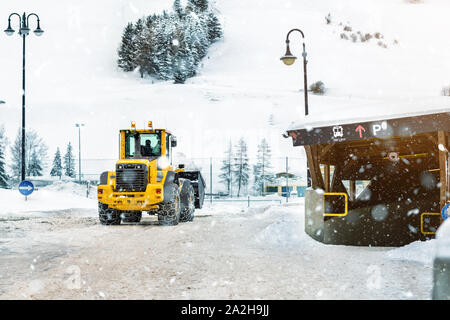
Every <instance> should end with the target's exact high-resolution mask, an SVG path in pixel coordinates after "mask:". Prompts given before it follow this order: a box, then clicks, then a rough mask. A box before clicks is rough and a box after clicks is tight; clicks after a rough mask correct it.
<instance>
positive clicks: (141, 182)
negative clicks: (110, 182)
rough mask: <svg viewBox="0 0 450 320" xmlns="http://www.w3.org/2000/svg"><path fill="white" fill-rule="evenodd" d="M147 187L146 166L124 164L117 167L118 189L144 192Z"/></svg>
mask: <svg viewBox="0 0 450 320" xmlns="http://www.w3.org/2000/svg"><path fill="white" fill-rule="evenodd" d="M146 187H147V170H146V166H144V165H138V164H123V165H117V167H116V191H118V192H143V191H145V189H146Z"/></svg>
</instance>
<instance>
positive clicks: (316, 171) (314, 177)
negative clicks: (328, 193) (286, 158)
mask: <svg viewBox="0 0 450 320" xmlns="http://www.w3.org/2000/svg"><path fill="white" fill-rule="evenodd" d="M316 149H317V148H316V147H315V146H305V151H306V160H307V161H308V166H309V171H310V173H311V182H312V187H313V188H314V189H317V188H321V189H324V183H323V179H322V173H321V172H320V166H319V161H318V158H317V150H316Z"/></svg>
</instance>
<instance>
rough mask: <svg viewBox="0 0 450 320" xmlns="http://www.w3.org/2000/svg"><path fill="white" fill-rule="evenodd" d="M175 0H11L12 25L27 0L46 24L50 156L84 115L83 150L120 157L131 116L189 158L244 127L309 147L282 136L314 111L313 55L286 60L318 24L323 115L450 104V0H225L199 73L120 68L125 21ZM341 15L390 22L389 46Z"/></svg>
mask: <svg viewBox="0 0 450 320" xmlns="http://www.w3.org/2000/svg"><path fill="white" fill-rule="evenodd" d="M171 5H172V1H170V0H152V1H146V0H133V1H125V0H115V1H106V0H100V1H95V2H92V1H87V0H83V1H73V0H70V1H50V0H43V1H40V2H39V3H36V2H35V1H31V0H20V1H18V2H6V1H2V2H1V3H0V18H1V20H0V25H1V23H3V24H4V26H5V28H6V26H7V17H8V15H9V13H11V12H13V11H18V12H22V11H24V10H26V11H27V12H31V11H34V12H36V13H38V14H39V15H40V18H41V27H42V29H44V30H45V33H44V35H43V36H42V37H40V38H37V37H35V36H34V35H30V36H29V37H28V38H27V72H28V73H27V126H28V127H29V128H32V129H35V130H36V131H37V132H38V133H39V134H40V135H41V136H42V137H43V138H44V140H45V141H46V142H47V144H48V145H49V146H50V150H49V155H50V156H52V155H53V154H54V152H55V150H56V147H57V146H60V147H61V148H65V145H66V144H67V142H68V141H72V144H73V145H74V146H76V147H77V146H78V141H77V138H78V137H77V129H76V128H75V126H74V124H75V123H76V122H83V123H85V124H86V127H85V128H83V130H82V138H83V141H82V146H83V156H84V157H85V158H109V159H114V158H116V157H117V154H118V143H117V132H118V130H119V129H120V128H126V127H128V126H129V122H130V121H131V120H136V121H137V123H138V126H141V127H143V126H144V125H145V124H146V121H147V120H152V121H153V123H154V125H155V126H157V127H167V128H169V129H171V130H172V131H173V132H174V133H175V134H176V135H177V137H178V145H179V148H178V151H180V152H183V153H184V154H186V155H187V157H209V156H214V157H221V156H223V151H224V149H225V147H226V145H227V142H228V140H229V139H230V138H231V139H233V141H234V142H236V140H237V139H238V138H239V137H241V136H246V137H248V144H249V147H250V153H251V154H254V153H255V152H256V145H257V143H258V142H259V140H260V139H261V137H263V136H265V137H267V138H268V140H269V143H270V145H271V147H272V150H273V155H275V156H280V157H281V156H286V155H291V156H297V157H298V156H299V155H301V154H302V151H301V150H300V148H297V149H294V148H292V144H291V141H290V139H284V138H282V136H281V134H282V133H283V132H284V131H285V129H287V128H288V127H289V126H290V125H291V123H292V122H293V121H298V120H301V118H302V114H303V94H302V92H298V89H299V88H302V87H303V85H302V80H301V79H302V73H301V72H302V70H301V67H302V64H301V60H300V59H299V61H297V63H296V64H294V66H292V67H290V68H287V67H286V66H284V65H283V64H282V63H281V62H280V60H279V57H280V56H282V55H283V54H284V51H285V43H284V40H285V36H286V33H287V31H289V30H290V29H291V28H294V27H296V28H301V29H302V30H303V31H304V32H305V35H306V49H307V52H308V60H309V63H308V78H309V83H312V82H315V81H318V80H321V81H323V82H324V83H325V86H326V87H327V88H328V92H327V94H326V95H325V96H313V95H312V96H311V97H310V110H311V117H312V119H315V121H320V120H321V119H322V117H328V118H329V117H330V114H332V117H334V116H335V115H336V114H337V115H339V114H340V115H348V114H349V112H351V114H352V115H353V116H355V117H356V116H359V115H361V116H364V115H366V114H369V115H373V114H374V110H378V111H379V110H384V112H390V113H397V112H399V111H400V110H396V105H397V103H398V105H402V106H405V105H409V106H412V108H414V110H415V111H418V110H422V109H426V108H430V107H432V108H440V109H442V108H444V109H445V108H449V109H450V98H448V97H440V90H441V88H442V87H443V86H445V85H449V84H450V76H449V74H450V60H449V59H448V54H449V52H450V43H449V42H448V41H447V40H446V38H445V37H444V30H449V29H450V20H449V19H448V12H449V10H450V2H449V1H446V0H425V1H424V2H423V3H421V4H410V3H407V2H406V1H404V0H377V1H375V0H349V1H336V0H322V1H307V0H302V1H291V0H280V1H271V0H259V1H256V0H251V1H238V0H216V5H215V6H216V8H217V12H218V16H219V17H220V19H221V22H222V23H223V29H224V39H223V40H221V41H219V42H218V43H216V44H215V45H214V46H213V47H212V48H211V49H210V51H209V58H207V59H205V61H204V66H203V68H202V69H201V70H200V74H199V76H197V77H195V78H193V79H190V80H188V81H187V83H186V84H184V85H174V84H172V83H171V82H157V81H154V80H152V79H143V80H142V79H140V78H139V74H138V73H136V74H125V73H123V72H121V71H119V70H118V69H117V68H116V59H117V54H116V51H117V48H118V44H119V41H120V37H121V32H122V29H123V27H124V26H125V24H126V23H127V22H129V21H134V20H136V19H137V18H139V17H141V16H143V15H148V14H150V13H152V12H160V11H161V10H163V9H171ZM328 13H330V14H331V16H332V23H331V24H330V25H327V24H326V22H325V16H326V15H327V14H328ZM14 23H15V25H14V24H13V27H15V28H16V29H17V21H16V22H14ZM34 23H35V22H34V21H31V24H32V26H34ZM339 23H343V25H350V26H351V27H352V28H353V30H354V31H358V30H360V31H361V32H363V33H366V32H367V33H375V32H380V33H382V34H383V36H384V41H385V42H386V44H387V48H382V47H380V46H378V45H377V44H376V41H375V40H373V41H369V42H366V43H360V42H357V43H353V42H352V41H348V40H342V39H340V33H341V32H342V26H340V25H339ZM394 41H397V42H398V43H397V44H394ZM0 48H1V51H0V52H1V54H0V70H1V72H0V100H4V101H6V104H4V105H0V125H1V124H4V125H5V128H6V133H7V135H8V136H9V139H10V141H13V140H14V137H15V135H16V133H17V130H18V128H19V127H20V121H21V120H20V119H21V112H20V105H21V62H22V61H21V41H20V39H19V37H18V36H17V35H14V36H13V37H7V36H6V35H4V34H2V35H1V36H0ZM300 48H301V45H300V37H299V35H297V34H293V35H292V39H291V49H292V51H293V53H294V54H295V55H297V56H298V57H301V55H300ZM426 101H434V102H433V104H431V103H428V102H426ZM386 105H388V106H389V107H388V108H385V109H380V107H381V106H386ZM349 106H350V107H349ZM408 108H409V107H408ZM404 109H405V107H403V109H402V110H401V111H402V112H404V111H405V110H404ZM324 110H325V111H324ZM355 113H357V114H355ZM269 119H273V121H272V125H269Z"/></svg>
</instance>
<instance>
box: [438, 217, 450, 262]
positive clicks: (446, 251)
mask: <svg viewBox="0 0 450 320" xmlns="http://www.w3.org/2000/svg"><path fill="white" fill-rule="evenodd" d="M436 239H437V240H436V252H435V255H436V257H439V258H446V259H450V219H447V220H445V221H444V223H443V224H442V225H441V226H440V227H439V229H438V231H437V233H436Z"/></svg>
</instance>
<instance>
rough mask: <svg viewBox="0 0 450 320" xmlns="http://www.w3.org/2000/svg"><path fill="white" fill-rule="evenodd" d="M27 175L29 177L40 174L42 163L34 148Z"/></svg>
mask: <svg viewBox="0 0 450 320" xmlns="http://www.w3.org/2000/svg"><path fill="white" fill-rule="evenodd" d="M28 176H31V177H38V176H42V165H41V161H40V159H39V155H38V154H37V152H36V150H33V153H32V154H31V157H30V165H29V166H28Z"/></svg>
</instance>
